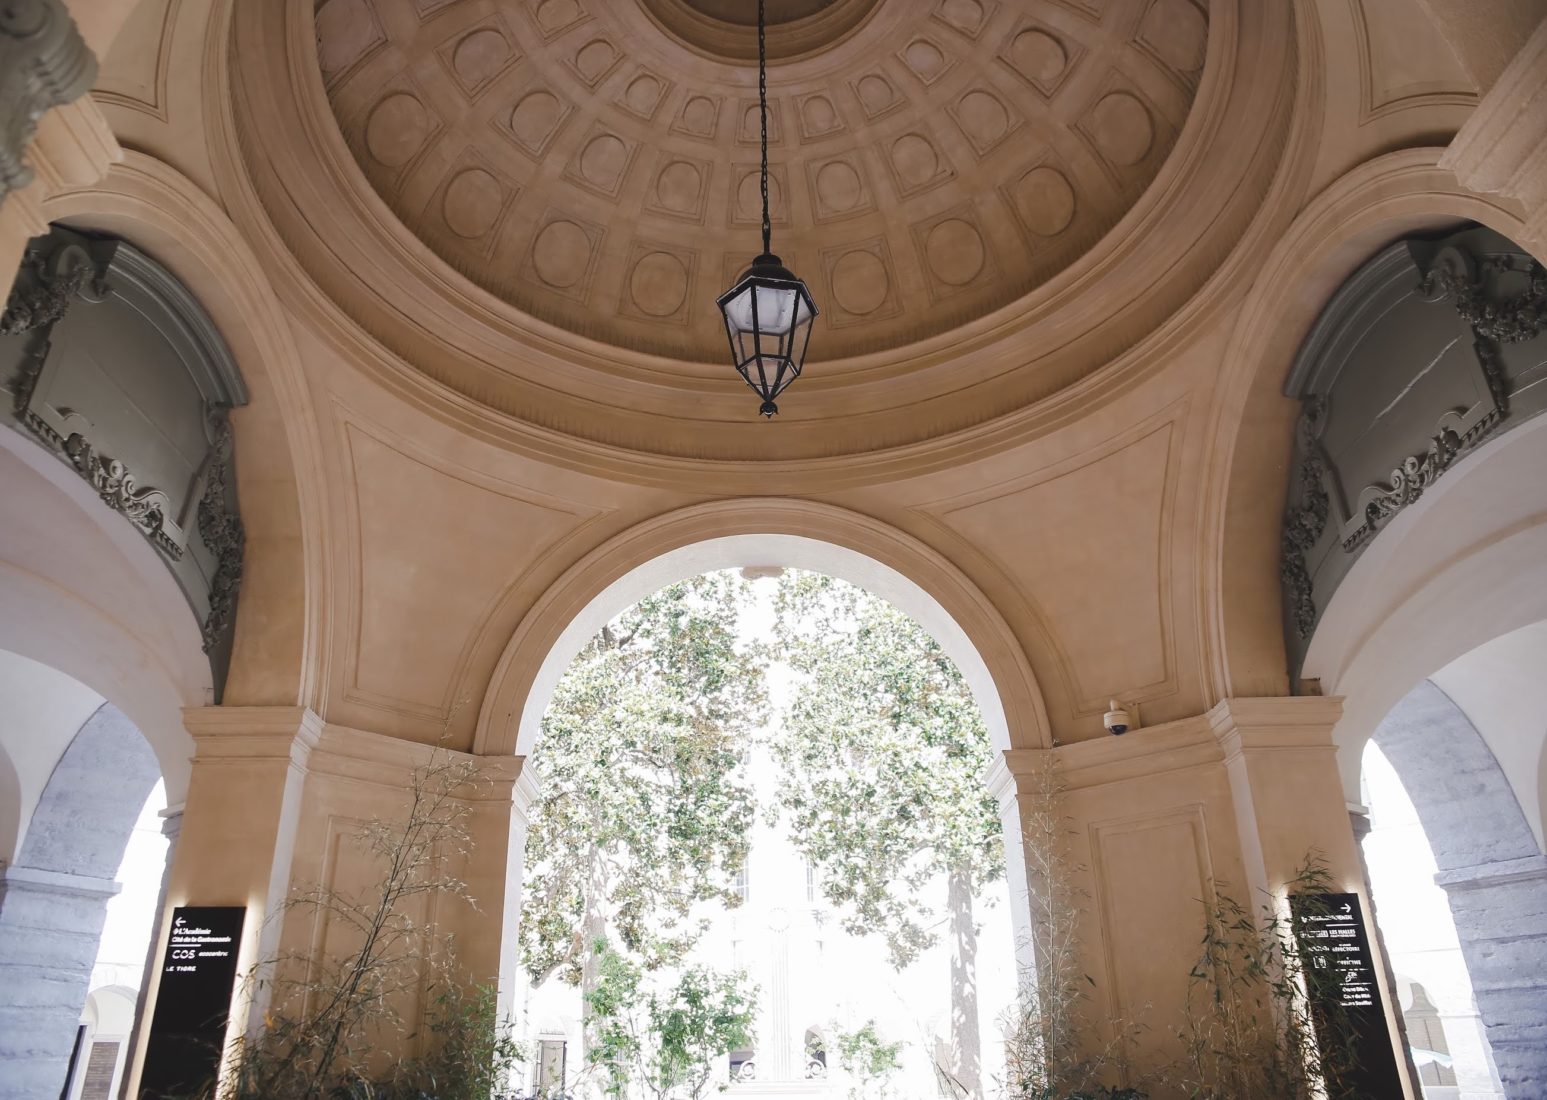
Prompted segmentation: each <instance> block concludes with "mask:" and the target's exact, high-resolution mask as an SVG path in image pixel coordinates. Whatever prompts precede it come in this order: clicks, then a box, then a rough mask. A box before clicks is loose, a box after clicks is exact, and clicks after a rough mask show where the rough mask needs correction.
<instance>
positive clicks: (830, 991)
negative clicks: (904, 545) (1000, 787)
mask: <svg viewBox="0 0 1547 1100" xmlns="http://www.w3.org/2000/svg"><path fill="white" fill-rule="evenodd" d="M749 549H752V550H755V552H756V556H755V557H750V558H749V556H748V554H747V552H748V550H749ZM728 557H729V558H731V560H730V561H727V558H728ZM737 557H739V558H740V561H739V562H738V561H736V560H734V559H735V558H737ZM791 557H796V558H803V559H804V560H805V561H807V562H813V561H814V559H819V560H821V561H822V562H823V563H824V564H826V565H827V566H828V567H829V569H830V568H831V566H832V565H833V564H834V563H835V562H836V563H837V564H838V565H839V566H840V568H843V569H844V572H845V573H847V574H848V576H847V577H846V578H845V579H843V580H839V579H836V578H834V577H833V576H832V575H831V572H829V571H828V570H813V569H809V568H808V569H798V568H791V567H790V558H791ZM781 559H782V560H781ZM706 564H707V565H709V566H710V568H709V569H708V570H707V571H700V570H701V569H702V567H703V566H704V565H706ZM716 565H718V566H721V567H720V568H718V569H716V568H714V566H716ZM726 565H738V566H739V568H736V569H727V568H725V566H726ZM684 574H685V575H686V576H685V579H684V577H683V575H684ZM856 574H858V576H859V577H861V578H863V579H864V580H866V581H869V582H870V583H871V584H874V585H877V586H878V587H886V588H889V589H890V590H891V591H889V592H887V594H886V595H887V597H890V596H891V595H892V594H893V593H894V592H900V593H901V594H902V599H903V600H904V601H907V602H909V603H911V604H912V605H913V607H914V608H918V609H919V611H920V613H921V615H922V616H926V617H929V618H932V619H933V620H934V622H935V623H936V624H938V627H939V631H940V633H939V634H936V633H935V632H934V630H931V629H927V628H926V627H925V626H924V624H923V623H921V622H920V621H919V619H918V618H915V617H914V616H913V615H911V614H909V613H906V612H905V611H904V610H902V609H901V608H900V607H899V606H898V605H897V604H896V603H894V602H892V600H891V599H889V598H883V597H882V596H881V595H880V594H878V593H876V592H875V591H874V589H872V588H870V587H869V586H868V585H866V584H864V583H863V582H861V583H851V582H852V581H853V580H854V579H855V575H856ZM640 589H643V590H644V593H643V595H642V598H641V597H639V596H635V593H636V592H638V591H639V590H640ZM630 597H634V599H635V602H633V603H627V602H626V601H627V600H628V599H629V598H630ZM619 604H622V605H623V606H621V607H620V606H619ZM908 610H909V611H911V610H912V608H910V609H908ZM598 620H600V622H598ZM586 629H589V630H591V631H592V633H591V634H590V635H589V637H588V638H586V637H582V639H581V642H580V644H579V645H578V646H577V645H575V644H574V637H573V636H574V634H576V633H579V632H580V631H583V630H586ZM941 635H944V637H942V636H941ZM566 641H567V642H568V644H566ZM953 644H954V646H955V647H956V648H957V649H958V650H959V651H961V652H963V653H964V654H965V656H966V658H967V664H968V666H969V668H970V669H971V671H975V672H977V673H978V676H977V682H976V683H972V682H971V680H970V679H969V668H963V667H960V666H959V665H958V663H957V661H956V660H955V657H956V654H955V653H952V652H950V651H949V647H951V646H952V645H953ZM558 653H567V654H569V660H568V667H567V668H561V669H560V670H559V673H558V675H556V676H555V675H553V674H552V669H551V667H550V666H551V665H552V664H553V663H555V662H554V657H555V654H558ZM974 666H975V667H974ZM538 684H539V685H540V687H541V688H542V689H544V690H542V691H541V697H542V698H543V699H544V704H543V711H542V712H541V714H540V716H539V717H537V718H536V720H535V725H536V726H537V730H536V736H535V737H532V736H530V735H531V733H532V730H531V728H530V724H529V720H530V718H531V712H532V709H533V704H532V701H531V700H529V702H528V707H527V712H526V713H525V714H524V715H523V718H522V724H521V729H522V741H521V747H522V748H526V749H528V755H527V766H528V768H530V769H531V772H533V773H535V776H536V783H535V786H536V789H537V794H536V795H535V798H534V802H533V805H532V807H531V808H530V810H529V811H528V815H527V819H528V832H527V838H526V845H527V848H526V854H525V869H524V881H523V892H524V905H523V909H522V913H521V921H520V928H521V948H522V950H521V960H520V961H521V967H520V976H519V978H518V979H517V980H516V982H515V984H516V985H517V986H518V987H519V992H518V993H517V994H516V996H514V997H513V998H512V999H513V1000H514V1001H515V1002H516V1004H517V1005H518V1006H519V1007H520V1008H521V1009H522V1010H524V1015H525V1016H526V1018H527V1020H528V1021H529V1022H530V1023H531V1025H532V1026H533V1027H535V1026H536V1024H537V1022H544V1023H546V1024H547V1026H548V1027H549V1028H550V1030H551V1027H552V1021H555V1020H559V1021H562V1022H563V1028H564V1043H565V1051H564V1054H563V1056H559V1057H551V1058H550V1057H545V1058H544V1059H542V1060H541V1063H540V1064H539V1065H538V1066H537V1067H536V1069H535V1071H534V1074H535V1075H534V1077H533V1079H532V1080H531V1081H530V1082H528V1084H529V1085H530V1087H532V1088H533V1089H534V1090H535V1091H537V1092H538V1093H539V1094H543V1092H544V1090H557V1089H576V1088H579V1089H581V1090H584V1089H587V1088H591V1089H595V1090H601V1089H604V1088H607V1087H612V1088H614V1089H616V1088H618V1087H620V1084H619V1083H620V1082H621V1081H623V1080H624V1079H625V1078H626V1079H628V1080H629V1081H630V1084H629V1086H628V1087H632V1088H642V1087H645V1085H646V1082H649V1081H651V1080H653V1081H655V1082H656V1083H657V1084H660V1083H661V1081H662V1080H663V1076H662V1075H663V1074H669V1073H672V1072H679V1071H682V1069H683V1066H682V1065H681V1064H677V1065H672V1064H669V1063H670V1062H671V1058H669V1057H668V1056H667V1055H668V1053H669V1052H672V1051H675V1052H676V1054H675V1055H673V1057H676V1058H677V1059H678V1062H679V1063H682V1062H685V1061H691V1062H692V1063H693V1065H694V1069H693V1070H692V1071H690V1072H691V1074H698V1075H700V1078H701V1080H702V1082H703V1084H704V1085H705V1087H707V1086H708V1085H709V1084H710V1083H711V1082H712V1083H713V1084H715V1085H724V1086H726V1087H729V1088H731V1089H732V1090H741V1091H747V1090H752V1091H761V1092H764V1093H767V1091H768V1090H769V1089H775V1090H777V1089H778V1088H780V1087H784V1088H795V1089H796V1090H797V1091H798V1092H800V1093H801V1094H802V1095H805V1094H810V1095H823V1094H824V1093H826V1092H831V1094H832V1095H834V1096H841V1095H844V1094H845V1092H846V1091H847V1090H849V1089H850V1088H851V1087H857V1088H859V1090H860V1092H861V1093H862V1094H869V1093H867V1090H869V1092H874V1090H875V1089H877V1088H881V1087H884V1086H885V1084H886V1082H887V1080H888V1079H890V1078H893V1077H895V1078H896V1079H897V1082H898V1083H902V1082H906V1081H911V1082H914V1083H915V1084H919V1085H920V1087H922V1088H923V1089H924V1092H921V1093H920V1095H925V1094H927V1095H934V1094H935V1092H936V1091H937V1088H938V1087H940V1086H939V1085H937V1083H936V1082H941V1083H943V1084H944V1087H946V1088H948V1089H950V1090H951V1092H950V1094H951V1095H958V1096H981V1095H983V1094H984V1092H985V1088H991V1086H992V1081H993V1079H994V1078H995V1077H996V1076H999V1075H1000V1073H1001V1070H1000V1068H999V1066H998V1064H997V1061H998V1059H999V1057H1000V1054H999V1048H1000V1045H1001V1044H1000V1043H999V1042H998V1039H997V1036H998V1030H999V1029H998V1024H999V1015H1000V1012H1001V1010H1003V1009H1006V1008H1008V1006H1009V1005H1010V1003H1011V1002H1012V1000H1013V999H1014V997H1015V995H1016V992H1017V985H1018V971H1017V966H1016V963H1015V960H1016V950H1015V942H1016V935H1015V932H1014V930H1012V927H1011V910H1012V904H1011V897H1012V896H1014V887H1013V885H1007V884H1006V875H1005V869H1006V862H1007V861H1006V860H1005V840H1006V839H1007V838H1006V837H1005V836H1004V834H1003V831H1002V829H1003V826H1002V824H1001V821H1002V818H1001V812H1000V808H999V806H998V803H997V802H996V801H995V799H993V798H992V797H991V796H990V795H989V793H988V791H987V790H986V788H985V787H984V785H983V776H984V773H985V772H986V771H987V769H988V767H989V765H990V764H991V763H992V762H993V760H994V758H995V757H996V756H997V755H998V753H999V752H1000V751H1001V750H1002V749H1003V748H1004V747H1007V744H1008V736H1007V731H1006V729H1005V725H1004V717H1003V715H1004V710H1003V707H1002V705H1000V704H999V700H998V697H997V693H995V692H994V689H993V681H992V679H991V678H990V677H989V676H988V674H987V668H986V665H984V663H983V661H982V658H981V657H980V656H979V655H978V654H977V652H976V650H975V648H974V647H973V646H972V644H971V643H970V642H969V641H968V640H967V638H966V636H965V633H964V632H963V631H962V630H961V628H960V627H959V626H958V625H957V624H956V623H955V621H954V620H953V619H951V617H950V616H948V615H946V614H945V613H944V611H943V609H942V608H941V607H940V605H939V604H938V603H937V602H936V601H934V600H933V599H932V598H931V597H929V596H928V595H927V594H925V593H924V592H923V590H922V589H921V588H919V587H918V586H917V585H915V584H913V583H912V582H909V581H907V580H906V579H905V578H903V577H901V575H900V574H898V573H896V572H895V571H892V570H890V569H888V568H887V567H885V566H882V565H880V563H879V562H877V561H875V560H874V559H871V558H868V557H866V556H864V555H861V554H858V553H857V552H853V551H846V550H843V549H841V548H838V547H835V546H832V545H830V544H825V543H819V542H816V541H815V540H811V539H804V538H798V537H794V536H756V537H752V538H746V537H743V538H739V539H738V538H729V539H720V540H712V541H711V542H708V543H699V544H695V545H692V546H689V547H686V548H684V549H682V550H679V551H676V552H672V553H669V554H666V555H663V556H662V557H661V558H657V559H655V560H653V561H651V562H648V563H646V564H645V565H643V566H640V567H637V568H636V569H635V570H633V571H631V572H630V573H629V574H628V575H627V576H625V577H624V578H623V579H622V580H621V581H619V582H614V584H613V585H612V586H610V587H608V588H607V589H606V590H605V591H604V592H603V593H602V594H601V595H600V596H598V597H596V598H594V599H593V600H592V602H591V604H590V606H588V607H587V608H586V609H585V611H584V612H582V613H581V614H580V615H579V616H577V617H576V620H575V622H574V623H572V624H571V627H570V629H569V630H566V631H565V632H564V635H563V639H562V640H561V642H560V643H559V644H558V645H556V646H555V648H554V651H553V652H551V653H550V654H549V659H548V660H547V661H545V662H544V665H543V670H542V672H541V673H539V675H538ZM985 691H986V693H987V694H988V696H989V698H990V700H991V708H982V707H981V706H980V700H981V699H982V698H983V697H984V693H985ZM538 694H539V691H538V689H534V692H533V695H534V697H537V696H538ZM985 710H991V711H992V713H993V714H994V717H995V718H996V719H997V731H996V730H995V728H994V727H993V726H992V725H991V723H990V718H989V715H988V714H987V713H985ZM996 732H997V736H996ZM1011 839H1013V842H1014V844H1015V850H1016V851H1018V841H1019V837H1018V836H1016V837H1014V838H1011ZM1008 862H1009V865H1010V866H1014V865H1015V863H1016V862H1017V859H1015V858H1012V859H1011V860H1009V861H1008ZM1021 897H1022V898H1023V897H1024V895H1023V894H1022V895H1021ZM1001 987H1002V988H1001ZM689 1023H691V1025H692V1026H691V1028H690V1027H688V1024H689ZM695 1029H696V1030H695ZM685 1030H686V1031H692V1033H693V1034H694V1035H696V1036H697V1039H696V1040H694V1041H693V1042H685V1040H684V1031H685ZM533 1034H534V1035H535V1032H534V1033H533ZM546 1041H548V1042H551V1041H552V1039H551V1038H547V1039H546ZM689 1055H690V1056H689ZM560 1066H562V1067H566V1071H565V1075H564V1076H563V1077H561V1078H560V1077H555V1076H554V1075H553V1073H552V1071H553V1069H554V1068H556V1067H560ZM690 1087H691V1086H690ZM908 1087H912V1086H911V1085H910V1086H908ZM579 1094H580V1095H585V1093H584V1091H582V1092H580V1093H579ZM597 1094H598V1095H600V1094H601V1092H600V1091H598V1093H597ZM629 1094H630V1095H632V1094H631V1093H629ZM641 1094H644V1093H641ZM689 1094H693V1095H696V1093H691V1092H690V1093H689Z"/></svg>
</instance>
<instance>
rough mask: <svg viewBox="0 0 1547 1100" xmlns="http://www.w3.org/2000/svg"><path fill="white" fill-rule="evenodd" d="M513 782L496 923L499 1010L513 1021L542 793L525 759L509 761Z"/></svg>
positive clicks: (521, 983) (536, 775)
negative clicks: (535, 816) (532, 831)
mask: <svg viewBox="0 0 1547 1100" xmlns="http://www.w3.org/2000/svg"><path fill="white" fill-rule="evenodd" d="M510 760H511V762H512V764H511V766H512V767H513V768H514V770H515V779H514V780H513V781H512V782H511V789H510V825H509V841H508V843H507V847H506V850H505V867H504V882H503V885H502V890H503V893H504V903H503V905H502V906H501V914H502V917H503V919H502V920H501V922H500V957H499V990H500V997H499V1009H500V1015H501V1016H510V1017H512V1018H513V1017H514V1016H515V1013H516V1009H517V1004H516V999H517V997H518V995H519V994H520V992H521V991H522V990H523V989H524V988H525V986H526V982H525V980H524V979H523V978H522V976H521V898H522V896H523V891H524V887H525V872H526V837H527V830H528V828H529V827H530V825H531V821H532V816H531V815H532V805H533V803H535V802H536V801H537V796H538V794H540V793H541V791H542V776H541V775H540V774H539V772H538V770H537V769H536V768H535V767H533V765H532V762H531V759H530V758H529V757H525V756H515V757H511V758H510Z"/></svg>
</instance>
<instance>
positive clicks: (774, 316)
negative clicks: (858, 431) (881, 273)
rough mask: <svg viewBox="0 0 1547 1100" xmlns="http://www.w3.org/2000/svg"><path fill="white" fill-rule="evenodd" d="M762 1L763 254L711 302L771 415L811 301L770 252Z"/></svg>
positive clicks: (789, 378) (790, 373)
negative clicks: (720, 316)
mask: <svg viewBox="0 0 1547 1100" xmlns="http://www.w3.org/2000/svg"><path fill="white" fill-rule="evenodd" d="M764 36H765V27H764V20H763V0H758V4H757V98H758V108H759V110H760V111H761V120H762V149H763V160H762V187H763V254H762V255H761V256H759V257H757V259H755V260H753V261H752V266H751V267H749V268H747V270H746V271H745V272H743V273H742V276H741V278H739V279H737V280H736V285H735V286H733V287H731V288H730V289H729V290H727V291H726V292H725V293H724V294H722V295H720V297H719V299H718V300H717V302H716V304H717V305H718V306H719V307H720V312H721V313H722V314H723V315H724V317H725V335H726V337H727V338H728V339H729V340H730V345H731V362H732V364H733V365H734V366H735V367H736V370H737V372H738V373H739V374H740V375H741V377H742V378H744V379H745V380H746V383H747V385H749V386H751V387H752V388H753V390H755V391H756V392H757V394H758V396H759V397H761V398H762V399H763V404H762V406H761V407H760V408H759V409H758V412H760V413H762V414H763V415H764V416H773V415H774V414H775V413H777V412H778V411H779V406H778V405H777V404H776V403H775V398H777V397H778V396H779V395H780V394H781V393H783V392H784V391H785V389H786V388H787V387H788V386H789V384H790V383H791V382H793V381H795V379H797V378H799V377H800V369H801V367H802V366H803V365H804V364H805V361H806V349H807V347H808V346H809V345H810V342H811V322H812V321H814V320H815V319H816V315H817V308H816V303H814V302H813V301H812V300H811V291H809V290H807V289H806V284H805V283H804V282H802V281H801V280H800V278H799V277H798V276H796V274H795V273H794V272H793V271H791V270H790V269H789V268H787V267H785V266H784V264H783V263H782V262H781V261H780V260H779V257H777V256H775V255H774V254H773V249H772V237H773V230H772V223H771V222H770V220H769V217H768V57H767V48H766V44H765V39H764Z"/></svg>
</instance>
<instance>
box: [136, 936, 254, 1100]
mask: <svg viewBox="0 0 1547 1100" xmlns="http://www.w3.org/2000/svg"><path fill="white" fill-rule="evenodd" d="M246 916H247V910H246V909H245V908H243V907H242V906H222V907H215V906H188V907H184V908H179V909H174V910H173V911H172V924H171V928H170V931H169V934H168V936H167V947H166V951H165V952H164V954H163V955H162V959H161V988H160V991H159V992H158V993H157V994H156V1014H155V1015H154V1016H153V1017H152V1018H151V1022H150V1040H149V1042H148V1043H147V1044H146V1047H145V1068H144V1070H143V1072H142V1073H141V1075H140V1100H162V1098H163V1097H168V1098H170V1097H183V1096H188V1095H190V1094H191V1093H193V1092H194V1091H195V1090H196V1089H198V1088H199V1087H200V1086H201V1085H204V1084H206V1083H207V1082H209V1081H210V1080H211V1079H212V1078H213V1077H214V1076H215V1072H216V1070H217V1069H218V1068H219V1066H220V1055H221V1049H222V1047H223V1046H224V1043H225V1034H226V1021H227V1020H228V1019H229V1018H230V1015H231V994H232V992H233V990H234V989H235V986H236V956H237V952H238V950H239V949H240V947H241V943H242V921H243V919H244V918H245V917H246Z"/></svg>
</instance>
